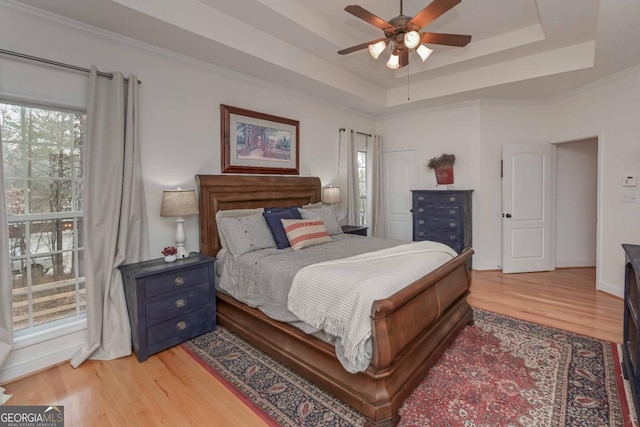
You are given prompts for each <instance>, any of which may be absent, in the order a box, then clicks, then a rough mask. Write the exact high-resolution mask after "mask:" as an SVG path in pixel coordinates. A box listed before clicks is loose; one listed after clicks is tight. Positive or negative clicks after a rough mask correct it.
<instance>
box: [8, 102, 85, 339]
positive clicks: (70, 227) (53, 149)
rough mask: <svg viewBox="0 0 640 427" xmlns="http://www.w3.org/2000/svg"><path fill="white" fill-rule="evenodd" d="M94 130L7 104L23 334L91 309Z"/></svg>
mask: <svg viewBox="0 0 640 427" xmlns="http://www.w3.org/2000/svg"><path fill="white" fill-rule="evenodd" d="M86 128H87V126H86V115H85V114H83V113H79V112H74V111H65V110H62V109H57V108H48V107H31V106H26V105H18V104H15V103H11V104H10V103H2V102H0V141H1V142H2V150H3V162H4V177H5V197H6V201H7V211H8V212H7V213H8V222H9V242H8V244H9V251H10V255H11V275H12V286H13V329H14V332H18V335H20V334H24V333H28V332H29V331H32V330H34V329H33V328H36V327H39V326H40V325H44V324H47V323H49V322H53V321H61V319H69V318H71V317H75V316H78V315H81V314H82V313H84V311H85V306H86V303H85V288H84V262H83V241H84V235H83V229H82V218H83V209H84V208H83V200H82V194H83V179H84V169H83V156H84V150H85V144H84V140H85V133H86ZM5 244H6V243H5Z"/></svg>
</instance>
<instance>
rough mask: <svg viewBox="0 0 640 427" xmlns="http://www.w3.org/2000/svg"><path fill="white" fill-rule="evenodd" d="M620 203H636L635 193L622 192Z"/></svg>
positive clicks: (636, 195) (636, 194) (636, 196)
mask: <svg viewBox="0 0 640 427" xmlns="http://www.w3.org/2000/svg"><path fill="white" fill-rule="evenodd" d="M622 201H623V202H625V203H638V193H636V192H635V191H623V192H622Z"/></svg>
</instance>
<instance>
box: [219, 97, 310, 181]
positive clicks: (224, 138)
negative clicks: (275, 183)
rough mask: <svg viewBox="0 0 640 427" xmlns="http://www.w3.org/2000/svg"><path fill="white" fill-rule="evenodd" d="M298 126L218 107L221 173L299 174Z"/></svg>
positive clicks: (277, 119)
mask: <svg viewBox="0 0 640 427" xmlns="http://www.w3.org/2000/svg"><path fill="white" fill-rule="evenodd" d="M299 132H300V123H299V122H298V121H297V120H291V119H286V118H284V117H277V116H272V115H269V114H264V113H258V112H255V111H250V110H244V109H242V108H236V107H231V106H229V105H223V104H221V105H220V139H221V145H222V153H221V154H222V156H221V157H222V172H223V173H253V174H263V173H265V174H281V175H299V174H300V136H299Z"/></svg>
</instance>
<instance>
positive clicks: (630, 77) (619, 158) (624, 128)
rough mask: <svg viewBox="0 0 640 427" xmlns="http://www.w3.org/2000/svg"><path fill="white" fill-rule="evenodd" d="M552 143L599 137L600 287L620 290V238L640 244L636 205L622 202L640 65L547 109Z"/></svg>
mask: <svg viewBox="0 0 640 427" xmlns="http://www.w3.org/2000/svg"><path fill="white" fill-rule="evenodd" d="M546 114H547V123H548V132H549V133H548V138H549V141H550V142H562V141H575V140H578V139H583V138H587V137H592V136H598V145H599V156H598V161H599V164H598V169H599V181H598V192H599V195H600V196H599V202H598V248H597V250H598V254H597V258H598V260H597V265H598V287H599V289H602V290H604V291H607V292H610V293H613V294H616V295H620V296H621V295H622V293H623V290H624V274H623V270H624V268H623V267H624V251H623V250H622V247H621V245H622V244H623V243H634V244H640V204H639V203H623V202H622V195H623V191H625V190H627V191H631V192H634V193H636V194H637V195H639V197H640V191H639V188H638V187H635V188H634V187H631V188H628V187H622V186H621V185H620V184H621V179H622V177H623V176H624V175H627V174H635V175H638V174H640V120H639V117H640V68H637V67H636V68H635V69H631V70H627V72H626V73H622V74H620V75H618V76H615V77H613V78H610V79H608V80H606V81H602V82H599V83H598V84H594V85H591V86H589V87H587V88H583V89H582V90H580V91H577V92H575V93H572V94H569V95H567V96H565V97H563V98H561V99H558V100H556V101H555V102H553V103H552V104H551V105H549V106H548V107H547V109H546Z"/></svg>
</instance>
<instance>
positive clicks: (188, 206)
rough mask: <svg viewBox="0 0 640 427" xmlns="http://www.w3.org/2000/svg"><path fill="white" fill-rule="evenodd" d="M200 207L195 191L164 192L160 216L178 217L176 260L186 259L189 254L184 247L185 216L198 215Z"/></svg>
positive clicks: (185, 238)
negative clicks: (183, 224)
mask: <svg viewBox="0 0 640 427" xmlns="http://www.w3.org/2000/svg"><path fill="white" fill-rule="evenodd" d="M197 214H198V205H197V203H196V191H195V190H182V189H180V188H178V189H177V190H164V191H162V205H161V207H160V216H174V217H176V248H177V250H178V253H177V254H176V258H186V257H188V256H189V252H188V251H187V250H186V249H185V247H184V242H185V240H187V237H186V236H185V234H184V227H183V226H182V223H183V222H184V218H183V217H185V216H189V215H197Z"/></svg>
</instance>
